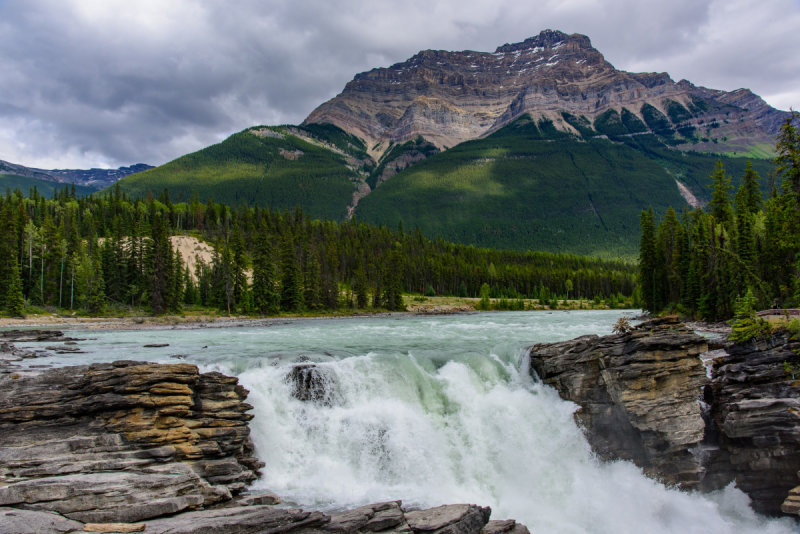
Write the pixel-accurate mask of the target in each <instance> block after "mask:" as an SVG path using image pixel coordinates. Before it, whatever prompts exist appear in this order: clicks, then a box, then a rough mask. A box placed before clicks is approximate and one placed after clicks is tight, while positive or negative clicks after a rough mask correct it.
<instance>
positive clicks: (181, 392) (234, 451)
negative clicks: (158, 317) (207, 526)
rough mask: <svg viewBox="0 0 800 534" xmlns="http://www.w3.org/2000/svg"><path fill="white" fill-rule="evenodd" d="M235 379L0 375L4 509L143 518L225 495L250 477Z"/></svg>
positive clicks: (141, 373)
mask: <svg viewBox="0 0 800 534" xmlns="http://www.w3.org/2000/svg"><path fill="white" fill-rule="evenodd" d="M246 395H247V391H246V390H245V389H244V388H242V387H241V386H239V385H238V384H237V380H236V379H235V378H230V377H226V376H224V375H221V374H219V373H205V374H200V373H199V372H198V370H197V367H195V366H194V365H188V364H174V365H157V364H147V363H140V362H115V363H113V364H96V365H91V366H80V367H67V368H58V369H49V370H45V371H43V372H40V373H35V374H16V373H11V374H6V375H5V376H2V377H1V378H0V506H19V507H23V508H26V509H29V510H48V511H55V512H58V513H60V514H62V515H63V516H65V517H67V518H69V519H74V520H79V521H83V522H106V521H139V520H142V519H147V518H150V517H156V516H160V515H164V514H167V513H175V512H180V511H183V510H191V509H196V508H201V507H204V506H209V505H211V504H214V503H218V502H221V501H227V500H230V499H231V497H232V495H234V494H236V493H238V492H241V491H242V490H243V489H244V488H245V487H246V486H247V484H248V483H250V482H251V481H252V480H254V479H255V478H256V477H257V475H258V468H259V467H260V465H261V464H260V462H259V461H258V460H257V459H256V458H255V457H254V456H253V455H252V445H251V443H250V439H249V433H250V431H249V428H248V426H247V422H248V421H249V420H250V419H251V418H252V415H251V414H248V413H247V411H248V410H249V409H250V408H251V406H250V405H248V404H247V403H245V402H244V399H245V397H246Z"/></svg>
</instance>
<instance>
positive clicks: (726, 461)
mask: <svg viewBox="0 0 800 534" xmlns="http://www.w3.org/2000/svg"><path fill="white" fill-rule="evenodd" d="M799 350H800V341H796V340H795V341H793V340H791V339H790V338H789V337H788V336H787V335H786V334H783V335H778V336H775V337H773V338H771V339H769V340H766V341H759V342H749V343H745V344H741V345H731V346H728V347H727V348H726V351H725V353H724V354H723V355H721V356H720V357H719V358H717V359H715V361H714V373H713V381H712V383H711V390H712V397H711V399H710V400H711V406H712V415H713V417H714V422H715V423H716V426H717V427H718V429H719V445H720V448H721V449H722V451H724V452H725V454H723V455H722V456H721V457H720V458H719V460H718V461H719V463H720V465H719V466H718V467H717V468H716V469H717V470H725V471H728V472H730V473H731V475H732V476H733V477H734V478H735V480H736V485H737V486H738V487H739V488H741V489H742V490H744V491H745V492H746V493H747V494H748V495H750V497H751V498H752V499H753V508H754V509H755V510H756V511H759V512H764V513H771V514H775V513H778V512H779V511H780V510H781V505H782V504H784V499H786V497H787V494H788V493H789V490H791V489H792V488H795V486H798V483H800V481H799V480H798V475H797V473H798V471H800V382H798V381H795V380H793V379H792V378H791V376H790V375H788V374H787V373H786V372H785V371H784V368H783V362H786V361H789V362H791V361H796V359H797V355H796V351H799ZM798 378H800V377H798ZM793 493H794V494H795V495H800V487H796V488H795V489H794V491H793ZM798 504H800V503H798V499H796V498H790V499H789V500H787V502H786V503H785V506H784V507H783V511H784V512H786V513H795V514H797V513H800V507H798Z"/></svg>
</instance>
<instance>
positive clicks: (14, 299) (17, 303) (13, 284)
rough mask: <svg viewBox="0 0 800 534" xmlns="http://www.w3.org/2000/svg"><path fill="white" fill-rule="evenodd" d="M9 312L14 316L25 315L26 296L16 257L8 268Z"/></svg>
mask: <svg viewBox="0 0 800 534" xmlns="http://www.w3.org/2000/svg"><path fill="white" fill-rule="evenodd" d="M5 303H6V309H7V310H8V313H10V314H11V315H13V316H14V317H25V298H24V297H23V296H22V278H21V277H20V275H19V265H18V264H17V261H16V259H13V258H12V260H11V262H10V265H9V270H8V286H7V289H6V294H5Z"/></svg>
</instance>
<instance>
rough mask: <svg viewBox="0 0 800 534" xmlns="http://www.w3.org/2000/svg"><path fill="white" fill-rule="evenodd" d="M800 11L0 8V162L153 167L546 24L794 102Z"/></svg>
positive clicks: (12, 2)
mask: <svg viewBox="0 0 800 534" xmlns="http://www.w3.org/2000/svg"><path fill="white" fill-rule="evenodd" d="M798 27H800V2H798V0H774V1H770V2H763V1H753V0H723V1H716V0H715V1H711V2H697V1H696V0H675V1H671V2H662V1H649V0H648V1H644V0H614V1H609V0H603V1H600V0H544V1H537V2H520V1H519V0H495V1H491V2H488V1H477V0H475V1H473V0H442V1H434V2H432V1H430V0H410V1H407V2H383V1H375V0H347V1H342V2H331V1H330V0H327V1H317V0H310V1H304V0H270V1H261V0H237V1H232V2H223V1H215V0H207V1H190V0H170V1H169V2H164V1H163V0H122V1H120V0H94V1H89V0H0V80H1V81H2V83H0V159H4V160H8V161H12V162H14V163H20V164H23V165H28V166H34V167H43V168H67V167H68V168H82V167H91V166H99V167H116V166H120V165H129V164H131V163H136V162H145V163H150V164H153V165H158V164H162V163H164V162H166V161H169V160H171V159H173V158H175V157H178V156H180V155H182V154H185V153H187V152H191V151H194V150H198V149H200V148H202V147H204V146H207V145H209V144H211V143H214V142H217V141H220V140H222V139H223V138H225V137H226V136H228V135H230V134H231V133H233V132H235V131H238V130H241V129H243V128H246V127H248V126H252V125H255V124H282V123H298V122H300V121H302V120H303V119H304V118H305V117H306V116H307V115H308V113H310V112H311V110H313V109H314V108H315V107H316V106H318V105H319V104H320V103H322V102H323V101H325V100H327V99H329V98H332V97H333V96H335V95H336V94H337V93H338V92H339V91H341V89H342V88H343V87H344V85H345V83H347V82H348V81H349V80H350V79H352V77H353V76H354V75H355V74H356V73H358V72H362V71H365V70H369V69H371V68H375V67H385V66H389V65H391V64H393V63H396V62H398V61H403V60H405V59H406V58H408V57H410V56H411V55H413V54H414V53H416V52H417V51H419V50H421V49H427V48H433V49H447V50H465V49H471V50H482V51H493V50H494V49H495V48H496V47H497V46H498V45H501V44H503V43H509V42H517V41H521V40H523V39H525V38H526V37H530V36H532V35H536V34H538V33H539V31H541V30H543V29H546V28H552V29H559V30H562V31H565V32H567V33H583V34H586V35H588V36H589V37H590V38H591V39H592V43H593V44H594V46H595V47H596V48H597V49H598V50H600V51H601V52H602V53H603V54H605V56H606V59H608V60H609V61H610V62H611V63H612V64H614V66H616V67H617V68H619V69H624V70H629V71H636V72H638V71H666V72H668V73H669V74H670V75H671V76H672V77H673V78H674V79H676V80H678V79H681V78H686V79H688V80H690V81H692V82H693V83H696V84H698V85H704V86H706V87H712V88H715V89H725V90H732V89H736V88H739V87H747V88H750V89H752V90H753V91H754V92H756V93H757V94H759V95H761V96H762V97H763V98H765V99H766V100H767V102H769V103H770V104H772V105H773V106H775V107H778V108H780V109H788V108H789V107H791V106H793V107H798V106H800V55H798V54H797V51H798V50H800V32H798V31H797V30H796V29H797V28H798Z"/></svg>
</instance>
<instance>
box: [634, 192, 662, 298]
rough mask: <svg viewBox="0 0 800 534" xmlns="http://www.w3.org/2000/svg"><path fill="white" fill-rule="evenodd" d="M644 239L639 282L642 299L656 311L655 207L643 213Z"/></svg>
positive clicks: (657, 291)
mask: <svg viewBox="0 0 800 534" xmlns="http://www.w3.org/2000/svg"><path fill="white" fill-rule="evenodd" d="M640 218H641V227H642V239H641V241H640V243H639V283H640V284H641V288H642V300H644V307H645V309H646V310H647V311H650V312H656V311H658V310H659V309H660V308H659V303H657V302H656V295H657V294H658V293H659V287H658V276H657V269H656V262H657V258H656V236H655V221H654V215H653V208H650V209H648V210H647V211H644V210H642V213H641V216H640Z"/></svg>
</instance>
